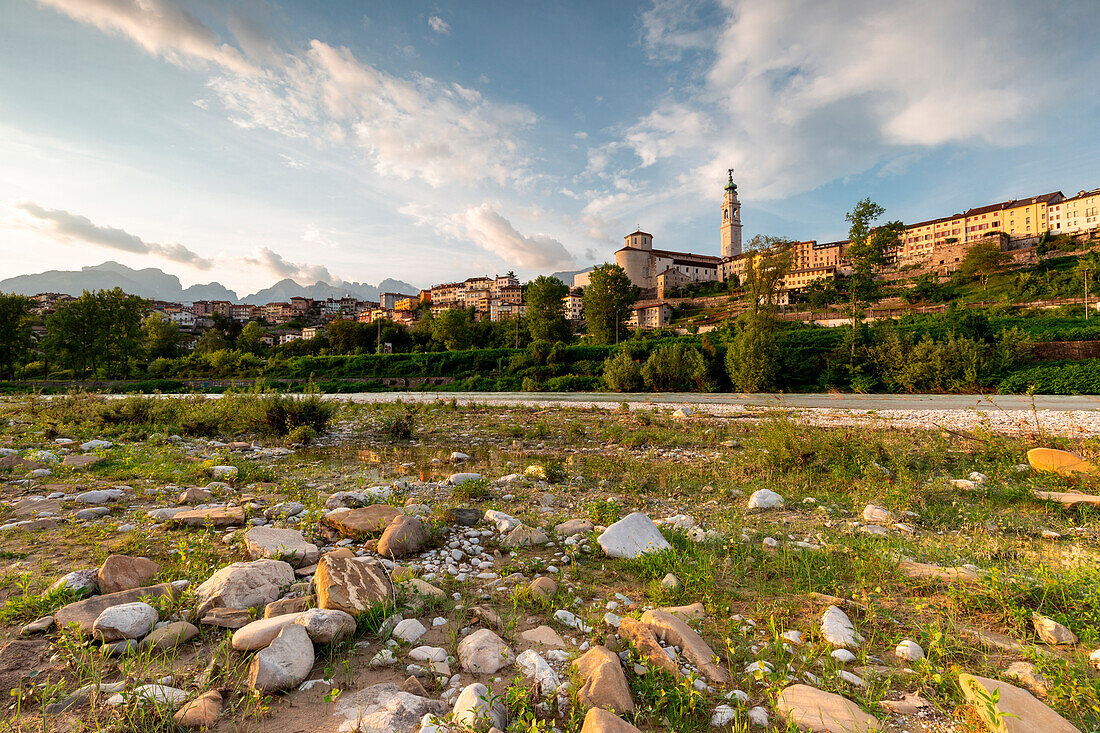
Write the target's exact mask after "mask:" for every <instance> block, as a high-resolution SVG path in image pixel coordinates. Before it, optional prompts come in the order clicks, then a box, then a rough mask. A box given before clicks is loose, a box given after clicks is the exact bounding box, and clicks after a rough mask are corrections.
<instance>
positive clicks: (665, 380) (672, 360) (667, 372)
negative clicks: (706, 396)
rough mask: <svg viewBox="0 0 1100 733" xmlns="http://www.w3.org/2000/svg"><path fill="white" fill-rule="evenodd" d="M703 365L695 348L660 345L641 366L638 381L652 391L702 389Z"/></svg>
mask: <svg viewBox="0 0 1100 733" xmlns="http://www.w3.org/2000/svg"><path fill="white" fill-rule="evenodd" d="M706 372H707V367H706V362H705V361H704V360H703V355H702V354H700V353H699V350H698V349H695V348H692V347H690V346H684V345H683V344H663V345H661V346H658V347H657V348H656V349H654V350H653V353H652V354H650V355H649V358H648V359H647V360H646V363H645V365H644V366H643V367H642V379H644V380H645V384H646V386H647V387H649V388H650V389H651V390H654V391H655V392H670V391H683V390H690V389H692V388H693V387H695V388H700V389H701V388H702V387H703V386H704V384H705V383H706Z"/></svg>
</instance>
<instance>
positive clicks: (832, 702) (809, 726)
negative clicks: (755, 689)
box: [775, 685, 881, 733]
mask: <svg viewBox="0 0 1100 733" xmlns="http://www.w3.org/2000/svg"><path fill="white" fill-rule="evenodd" d="M775 708H776V710H777V711H778V712H779V714H780V715H782V716H783V718H784V719H785V720H789V721H793V722H794V724H795V725H797V726H798V727H799V728H801V729H802V730H808V731H813V732H814V733H873V731H878V730H881V724H880V723H879V721H878V719H876V718H874V717H873V716H871V715H868V714H867V713H865V712H863V710H861V709H860V707H859V705H856V704H855V703H854V702H852V701H851V700H849V699H847V698H844V697H841V696H840V695H834V694H833V693H831V692H823V691H821V690H819V689H817V688H816V687H810V686H809V685H791V686H790V687H787V688H786V689H784V690H783V691H782V692H780V693H779V696H778V697H777V698H776V701H775Z"/></svg>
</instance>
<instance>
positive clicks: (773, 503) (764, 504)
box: [748, 489, 783, 509]
mask: <svg viewBox="0 0 1100 733" xmlns="http://www.w3.org/2000/svg"><path fill="white" fill-rule="evenodd" d="M748 507H749V509H782V508H783V497H782V496H780V495H779V494H777V493H775V492H774V491H772V490H771V489H759V490H757V491H754V492H753V493H752V496H750V497H749V503H748Z"/></svg>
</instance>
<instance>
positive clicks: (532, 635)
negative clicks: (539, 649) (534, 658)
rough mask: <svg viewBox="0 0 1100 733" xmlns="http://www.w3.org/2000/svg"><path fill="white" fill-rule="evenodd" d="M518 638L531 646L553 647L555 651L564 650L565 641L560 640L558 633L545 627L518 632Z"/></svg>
mask: <svg viewBox="0 0 1100 733" xmlns="http://www.w3.org/2000/svg"><path fill="white" fill-rule="evenodd" d="M519 636H520V638H521V639H523V640H524V641H526V642H528V643H531V644H536V645H541V646H546V647H553V648H555V649H563V648H565V640H564V639H562V638H561V636H560V635H559V634H558V632H556V631H554V629H552V628H550V627H549V626H546V625H543V626H539V627H538V628H534V629H528V630H527V631H523V632H520V635H519Z"/></svg>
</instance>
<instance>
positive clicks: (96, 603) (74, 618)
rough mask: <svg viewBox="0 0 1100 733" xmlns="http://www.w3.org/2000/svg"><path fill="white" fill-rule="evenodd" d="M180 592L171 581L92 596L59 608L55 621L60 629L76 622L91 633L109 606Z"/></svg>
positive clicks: (82, 630)
mask: <svg viewBox="0 0 1100 733" xmlns="http://www.w3.org/2000/svg"><path fill="white" fill-rule="evenodd" d="M178 594H179V589H178V588H176V587H175V586H173V585H172V584H171V583H161V584H160V585H151V586H148V587H147V588H134V589H133V590H124V591H120V592H118V593H110V594H108V595H104V596H92V597H91V598H86V599H84V600H83V601H77V602H76V603H70V604H69V605H67V606H65V607H63V608H61V609H59V610H58V611H57V612H56V613H54V623H56V624H57V627H58V628H59V629H64V628H65V627H67V626H69V625H71V624H75V625H76V626H77V627H78V629H79V631H80V633H82V634H89V635H90V634H91V633H92V628H93V626H94V625H95V622H96V619H98V618H99V615H100V614H101V613H103V611H105V610H107V609H108V608H111V607H113V606H121V605H124V604H127V603H135V602H137V601H140V600H141V599H143V598H149V599H153V598H175V597H176V596H177V595H178Z"/></svg>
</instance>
